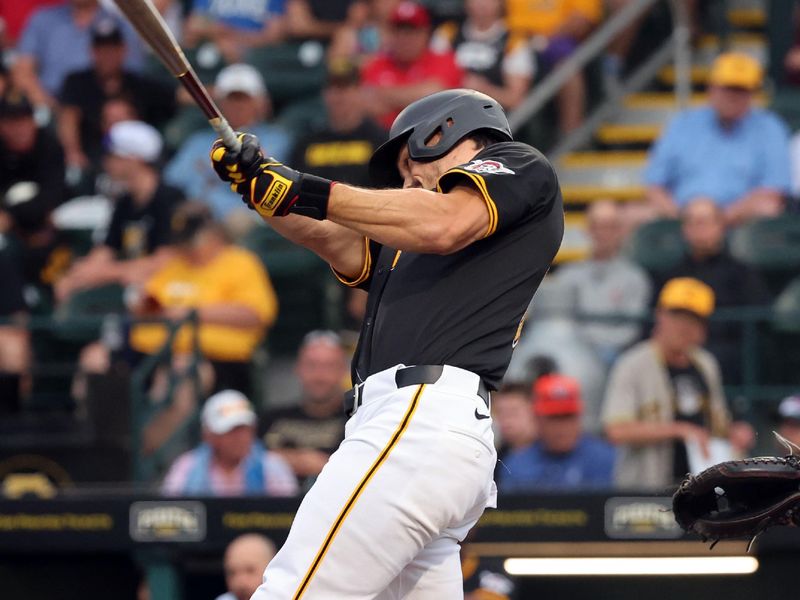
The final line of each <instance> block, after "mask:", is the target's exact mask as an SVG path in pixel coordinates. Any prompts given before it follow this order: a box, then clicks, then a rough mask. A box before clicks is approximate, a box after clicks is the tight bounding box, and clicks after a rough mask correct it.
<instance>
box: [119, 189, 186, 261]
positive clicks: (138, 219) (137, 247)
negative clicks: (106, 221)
mask: <svg viewBox="0 0 800 600" xmlns="http://www.w3.org/2000/svg"><path fill="white" fill-rule="evenodd" d="M182 201H183V194H182V193H181V191H180V190H178V189H177V188H174V187H172V186H169V185H166V184H164V183H160V184H159V186H158V187H157V188H156V191H155V193H154V194H153V197H152V198H151V199H150V202H148V203H147V204H146V205H144V206H137V205H136V204H135V203H134V201H133V198H132V197H131V196H130V195H128V194H126V195H124V196H122V197H121V198H119V200H117V205H116V207H115V208H114V213H113V214H112V215H111V223H110V225H109V226H108V233H107V235H106V241H105V244H106V246H109V247H110V248H113V249H114V250H116V251H117V255H118V258H120V259H132V258H141V257H143V256H147V255H148V254H151V253H152V252H153V251H154V250H155V249H156V248H158V247H159V246H164V245H166V244H168V243H169V241H170V222H171V219H172V211H173V209H174V208H175V206H177V205H178V204H179V203H180V202H182Z"/></svg>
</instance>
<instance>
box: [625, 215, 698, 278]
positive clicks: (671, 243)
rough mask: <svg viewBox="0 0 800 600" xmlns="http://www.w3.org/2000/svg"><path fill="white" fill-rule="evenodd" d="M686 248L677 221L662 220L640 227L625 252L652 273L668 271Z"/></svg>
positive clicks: (631, 237) (629, 239) (630, 239)
mask: <svg viewBox="0 0 800 600" xmlns="http://www.w3.org/2000/svg"><path fill="white" fill-rule="evenodd" d="M685 251H686V246H685V243H684V241H683V237H682V236H681V224H680V221H679V220H677V219H660V220H658V221H651V222H650V223H645V224H644V225H642V226H641V227H639V228H638V229H637V230H636V231H634V232H633V234H632V235H631V236H630V238H628V241H627V243H626V244H625V248H624V249H623V252H624V254H625V255H626V256H628V258H630V259H631V260H633V261H634V262H636V263H638V264H639V265H641V266H642V268H644V269H646V270H647V271H650V272H659V271H666V270H668V269H670V268H671V267H673V266H675V265H676V264H677V263H678V261H680V259H681V258H682V257H683V255H684V253H685Z"/></svg>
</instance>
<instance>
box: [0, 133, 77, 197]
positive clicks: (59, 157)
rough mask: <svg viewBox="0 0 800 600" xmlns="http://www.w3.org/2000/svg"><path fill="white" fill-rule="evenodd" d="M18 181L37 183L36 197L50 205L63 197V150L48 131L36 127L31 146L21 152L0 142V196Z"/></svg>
mask: <svg viewBox="0 0 800 600" xmlns="http://www.w3.org/2000/svg"><path fill="white" fill-rule="evenodd" d="M20 181H34V182H36V183H38V184H39V189H40V192H39V194H40V197H41V198H42V199H43V200H44V201H45V203H46V205H47V206H48V208H50V209H52V208H55V207H56V206H58V205H59V204H61V203H62V202H63V201H64V200H65V197H64V194H65V187H64V150H63V149H62V148H61V144H60V143H59V141H58V139H57V138H56V136H55V135H54V134H53V133H52V132H51V131H49V130H47V129H41V128H40V129H39V130H38V131H37V132H36V141H35V142H34V145H33V148H32V149H31V151H30V152H27V153H25V154H18V153H16V152H12V151H11V150H9V149H8V148H7V147H6V146H5V144H3V143H2V142H0V196H1V195H2V194H5V192H6V190H7V189H8V188H9V187H11V186H12V185H13V184H15V183H17V182H20Z"/></svg>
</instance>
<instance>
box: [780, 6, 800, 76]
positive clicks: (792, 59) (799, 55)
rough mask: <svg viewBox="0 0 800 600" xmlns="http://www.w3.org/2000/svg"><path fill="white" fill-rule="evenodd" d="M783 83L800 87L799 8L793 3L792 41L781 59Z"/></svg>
mask: <svg viewBox="0 0 800 600" xmlns="http://www.w3.org/2000/svg"><path fill="white" fill-rule="evenodd" d="M783 68H784V75H785V76H784V81H785V82H786V83H787V84H788V85H792V86H800V8H798V6H797V3H796V2H795V10H794V40H793V41H792V46H791V48H789V51H788V52H787V53H786V56H785V57H784V59H783Z"/></svg>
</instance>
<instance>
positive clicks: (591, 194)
mask: <svg viewBox="0 0 800 600" xmlns="http://www.w3.org/2000/svg"><path fill="white" fill-rule="evenodd" d="M646 162H647V153H646V152H622V151H613V152H573V153H570V154H567V155H566V156H564V157H562V158H561V159H559V160H558V162H557V163H556V171H557V173H558V178H559V182H560V184H561V191H562V194H563V195H564V202H565V203H566V204H567V205H583V204H587V203H589V202H592V201H593V200H597V199H599V198H613V199H615V200H625V201H634V202H636V201H640V200H642V199H643V198H644V189H645V188H644V185H643V184H642V174H643V172H644V167H645V164H646Z"/></svg>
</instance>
